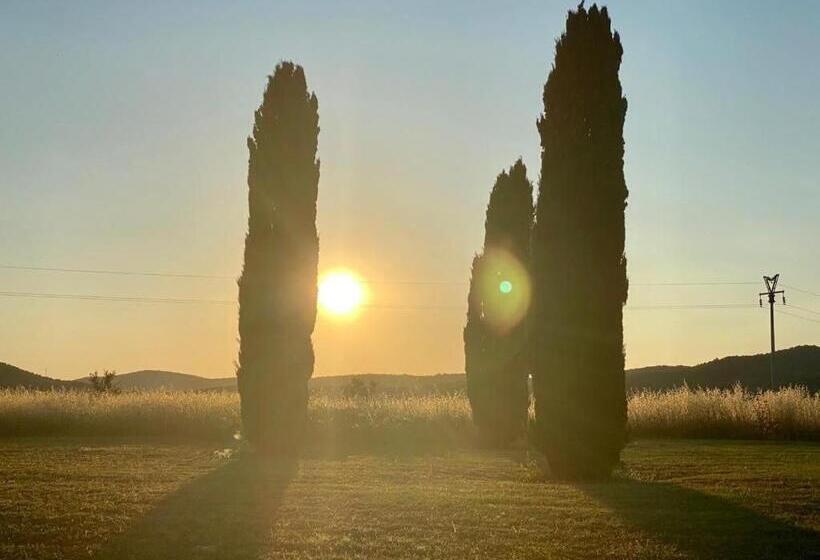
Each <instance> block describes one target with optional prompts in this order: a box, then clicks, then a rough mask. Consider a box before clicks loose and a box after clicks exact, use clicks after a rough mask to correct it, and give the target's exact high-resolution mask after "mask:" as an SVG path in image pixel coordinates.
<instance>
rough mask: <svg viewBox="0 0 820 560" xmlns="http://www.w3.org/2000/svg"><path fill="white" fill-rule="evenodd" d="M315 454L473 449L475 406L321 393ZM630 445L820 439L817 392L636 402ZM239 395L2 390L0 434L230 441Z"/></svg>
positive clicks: (632, 402) (652, 395) (313, 426)
mask: <svg viewBox="0 0 820 560" xmlns="http://www.w3.org/2000/svg"><path fill="white" fill-rule="evenodd" d="M309 418H310V423H309V431H310V433H309V436H310V437H309V441H310V445H311V446H312V447H314V448H318V449H321V450H327V449H328V448H336V450H338V451H340V452H363V451H372V450H383V449H393V450H400V449H397V446H398V447H400V448H402V449H405V450H408V451H417V450H424V449H454V448H464V447H470V446H471V445H472V444H473V441H474V438H475V434H474V433H473V427H472V422H471V420H470V406H469V403H468V402H467V399H466V397H465V396H464V395H463V394H460V393H453V394H430V395H412V394H411V395H404V396H401V395H374V396H370V397H367V396H360V397H343V396H330V395H315V396H314V397H312V399H311V402H310V409H309ZM629 430H630V434H631V437H632V438H633V439H634V438H646V437H653V438H657V437H662V438H666V437H688V438H691V437H697V438H740V439H801V440H818V439H820V394H811V393H809V392H807V391H806V390H804V389H801V388H787V389H781V390H778V391H766V392H760V393H752V392H749V391H745V390H743V389H742V388H740V387H736V388H734V389H731V390H718V389H710V390H701V389H690V388H681V389H676V390H673V391H669V392H642V393H635V394H633V395H631V397H630V398H629ZM238 431H239V397H238V395H237V394H236V393H220V392H168V393H161V392H150V393H148V392H126V393H122V394H95V393H90V392H70V391H65V392H63V391H44V392H43V391H25V390H0V436H35V435H49V436H57V435H59V436H95V437H96V436H127V437H141V436H171V437H179V438H184V439H186V440H192V439H195V440H210V441H223V442H229V441H232V440H233V438H234V436H235V435H236V434H237V432H238Z"/></svg>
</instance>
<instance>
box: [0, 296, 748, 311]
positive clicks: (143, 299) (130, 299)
mask: <svg viewBox="0 0 820 560" xmlns="http://www.w3.org/2000/svg"><path fill="white" fill-rule="evenodd" d="M0 297H20V298H30V299H59V300H77V301H100V302H126V303H170V304H197V303H199V304H212V305H236V303H237V302H236V300H232V299H208V298H169V297H152V296H116V295H103V294H66V293H50V292H19V291H0ZM465 305H466V304H465ZM362 307H364V308H367V309H457V310H464V305H422V304H363V305H362ZM756 307H757V306H756V305H754V304H751V303H748V304H747V303H713V304H709V303H706V304H691V305H687V304H660V305H635V306H627V307H626V310H628V311H648V310H663V309H671V310H675V309H745V308H756Z"/></svg>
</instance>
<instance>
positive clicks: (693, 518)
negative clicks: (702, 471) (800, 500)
mask: <svg viewBox="0 0 820 560" xmlns="http://www.w3.org/2000/svg"><path fill="white" fill-rule="evenodd" d="M578 488H579V489H580V490H582V491H583V492H584V493H586V494H587V495H588V496H590V497H592V498H593V499H595V500H596V501H598V502H599V503H601V504H602V505H604V506H606V507H608V508H610V509H611V510H612V511H613V512H614V513H615V514H616V515H618V516H619V517H620V518H621V519H623V520H624V521H625V522H627V523H628V524H630V525H632V526H634V527H637V528H638V529H640V530H642V531H643V532H645V533H647V534H648V535H649V536H651V537H652V538H657V539H658V540H660V541H662V542H665V543H667V544H670V545H672V546H674V547H675V548H676V549H678V550H679V551H681V552H684V553H686V554H687V555H689V556H692V557H694V558H720V559H725V560H733V559H738V560H740V559H743V560H748V559H750V558H756V559H764V558H778V559H781V558H799V559H809V558H820V533H818V532H817V531H812V530H810V529H804V528H800V527H797V526H795V525H792V524H789V523H787V522H785V521H780V520H777V519H772V518H770V517H766V516H765V515H762V514H760V513H758V512H756V511H753V510H751V509H748V508H745V507H743V506H740V505H737V504H734V503H732V502H730V501H729V500H726V499H725V498H721V497H718V496H713V495H709V494H704V493H702V492H699V491H697V490H692V489H688V488H683V487H681V486H677V485H675V484H671V483H668V482H642V481H635V480H629V479H616V480H615V481H612V482H609V483H601V484H593V483H587V484H579V485H578Z"/></svg>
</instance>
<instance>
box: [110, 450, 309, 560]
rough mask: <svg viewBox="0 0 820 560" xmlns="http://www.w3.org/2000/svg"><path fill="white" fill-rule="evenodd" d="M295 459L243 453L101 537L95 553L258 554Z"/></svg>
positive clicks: (122, 556)
mask: <svg viewBox="0 0 820 560" xmlns="http://www.w3.org/2000/svg"><path fill="white" fill-rule="evenodd" d="M295 472H296V463H295V462H294V461H286V462H281V461H280V462H274V461H271V460H264V459H261V458H257V457H242V458H240V459H238V460H234V461H231V462H230V463H228V464H227V465H225V466H224V467H221V468H218V469H216V470H214V471H212V472H210V473H208V474H206V475H204V476H202V477H200V478H197V479H195V480H194V481H193V482H191V483H190V484H188V485H186V486H184V487H183V488H181V489H180V490H178V491H177V492H175V493H173V494H171V495H170V496H168V497H166V498H164V499H163V500H162V501H160V503H159V504H158V505H157V506H156V507H154V509H152V510H151V511H150V512H148V514H147V515H146V516H145V517H142V518H141V519H139V520H138V521H137V522H136V523H135V524H134V525H132V526H131V527H129V528H128V529H126V531H125V532H124V533H121V534H119V535H117V536H116V537H114V538H113V539H112V540H110V541H109V542H107V543H105V544H104V545H103V547H102V549H101V550H100V551H99V552H98V553H97V554H96V555H95V556H94V557H95V558H97V559H100V560H103V559H117V560H123V559H134V560H136V559H160V558H169V559H170V558H173V559H185V558H219V559H223V558H257V557H259V556H260V555H261V554H262V552H263V551H265V550H268V548H269V547H270V534H271V526H272V525H273V523H274V520H275V518H276V514H277V510H278V508H279V505H280V503H281V500H282V496H283V494H284V491H285V489H286V488H287V486H288V484H289V482H290V481H291V479H292V478H293V476H294V474H295Z"/></svg>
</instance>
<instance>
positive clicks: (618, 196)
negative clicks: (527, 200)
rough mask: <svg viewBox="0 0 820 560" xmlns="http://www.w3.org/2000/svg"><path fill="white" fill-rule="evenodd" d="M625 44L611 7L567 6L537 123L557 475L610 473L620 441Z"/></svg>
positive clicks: (548, 445)
mask: <svg viewBox="0 0 820 560" xmlns="http://www.w3.org/2000/svg"><path fill="white" fill-rule="evenodd" d="M622 54H623V49H622V47H621V41H620V38H619V36H618V33H617V32H615V33H613V32H612V30H611V24H610V19H609V15H608V13H607V10H606V8H602V9H600V10H599V9H598V7H597V6H595V5H593V6H592V7H591V8H590V9H589V10H588V11H587V10H585V9H584V7H583V3H582V4H581V5H580V6H578V8H577V10H576V11H574V12H572V11H571V12H569V14H568V16H567V21H566V31H565V33H564V34H563V35H562V36H561V38H560V39H559V40H558V42H557V43H556V47H555V63H554V65H553V67H552V70H551V72H550V74H549V77H548V78H547V82H546V85H545V86H544V114H543V115H542V116H541V118H540V119H539V121H538V131H539V133H540V136H541V158H542V159H541V182H540V186H539V194H538V202H537V210H536V224H535V226H534V230H533V241H532V243H533V247H532V250H533V267H534V268H533V273H534V282H535V289H534V291H535V294H536V297H535V306H534V317H533V323H532V328H533V337H534V339H533V346H534V348H535V352H534V370H533V386H534V394H535V406H536V420H537V430H536V437H537V439H538V441H539V442H540V445H541V447H542V448H543V451H544V452H545V454H546V457H547V460H548V462H549V464H550V469H551V470H552V472H553V473H554V474H555V475H556V476H559V477H569V478H587V477H593V478H595V477H605V476H608V475H609V473H610V472H611V470H612V467H613V466H614V465H615V464H617V462H618V460H619V457H620V452H621V449H622V448H623V445H624V441H625V425H626V399H625V395H624V349H623V321H622V317H623V305H624V304H625V303H626V297H627V290H628V284H627V278H626V258H625V256H624V210H625V208H626V198H627V194H628V192H627V188H626V183H625V180H624V172H623V158H624V141H623V127H624V118H625V116H626V99H625V98H624V97H623V95H622V91H621V84H620V80H619V78H618V71H619V68H620V64H621V57H622Z"/></svg>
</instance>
